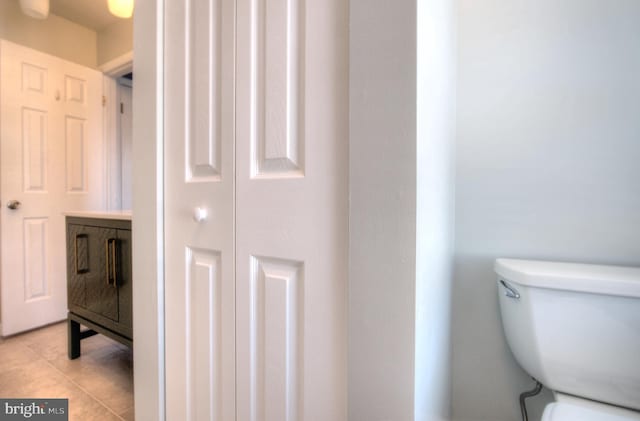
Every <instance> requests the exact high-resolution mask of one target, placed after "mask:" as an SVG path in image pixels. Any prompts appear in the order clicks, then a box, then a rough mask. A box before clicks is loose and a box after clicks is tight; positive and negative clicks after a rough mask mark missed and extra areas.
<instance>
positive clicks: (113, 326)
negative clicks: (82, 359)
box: [66, 216, 133, 359]
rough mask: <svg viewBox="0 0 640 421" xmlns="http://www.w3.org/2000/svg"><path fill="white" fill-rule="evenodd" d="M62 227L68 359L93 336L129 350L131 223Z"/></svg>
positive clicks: (71, 222)
mask: <svg viewBox="0 0 640 421" xmlns="http://www.w3.org/2000/svg"><path fill="white" fill-rule="evenodd" d="M66 227H67V299H68V308H69V313H68V324H69V358H71V359H73V358H77V357H79V356H80V340H81V339H83V338H85V337H88V336H91V335H94V334H95V333H101V334H103V335H106V336H108V337H110V338H112V339H114V340H116V341H118V342H121V343H123V344H125V345H127V346H132V345H133V342H132V339H133V312H132V298H133V294H132V279H131V221H128V220H121V219H99V218H87V217H72V216H67V219H66ZM80 325H83V326H85V327H87V328H88V330H85V331H81V329H80Z"/></svg>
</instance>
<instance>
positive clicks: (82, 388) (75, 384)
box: [21, 343, 125, 421]
mask: <svg viewBox="0 0 640 421" xmlns="http://www.w3.org/2000/svg"><path fill="white" fill-rule="evenodd" d="M21 345H22V346H24V347H27V348H29V350H31V351H32V352H33V353H35V354H36V355H38V357H39V358H40V359H42V361H44V362H45V363H47V364H48V365H49V366H50V367H51V368H53V369H54V370H55V371H57V372H58V373H60V374H62V376H63V377H64V378H65V379H67V381H69V382H70V383H71V384H73V385H74V386H76V387H77V388H78V389H80V390H81V391H82V392H84V393H85V394H86V395H87V396H89V397H90V398H91V399H93V400H94V401H96V402H97V403H98V404H99V405H101V406H103V407H104V408H105V409H106V410H107V411H109V412H111V413H112V414H113V415H115V416H116V418H118V419H119V420H121V421H125V419H124V418H122V417H121V416H120V415H118V414H116V412H115V411H114V410H113V409H111V408H110V407H109V406H107V404H105V403H104V402H102V401H101V400H100V399H98V398H97V397H95V396H93V394H92V393H90V392H89V391H88V390H87V389H85V388H84V387H82V386H81V385H79V384H78V383H76V381H75V380H73V379H72V378H71V377H69V376H67V375H66V374H65V373H64V372H63V371H62V370H60V369H59V368H58V367H56V366H55V365H53V364H51V362H50V361H49V360H48V359H46V358H45V357H44V355H42V354H40V353H39V352H38V351H36V350H35V349H33V348H31V347H30V346H29V345H27V344H24V343H23V344H21Z"/></svg>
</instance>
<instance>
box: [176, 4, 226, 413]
mask: <svg viewBox="0 0 640 421" xmlns="http://www.w3.org/2000/svg"><path fill="white" fill-rule="evenodd" d="M234 21H235V5H234V1H233V0H209V1H201V0H183V1H171V2H167V3H166V11H165V24H166V26H165V30H166V38H165V39H166V50H165V72H166V74H165V95H166V96H165V208H164V211H165V215H164V216H165V221H166V222H165V256H166V262H165V264H166V266H165V270H166V273H165V296H166V370H167V371H166V387H167V394H166V396H167V419H169V420H187V421H189V420H210V421H223V420H224V421H228V420H233V419H235V334H234V331H235V315H234V314H235V301H234V300H235V298H234V288H235V286H234V255H233V252H234V246H233V238H234V237H233V235H234V216H233V208H234V184H233V183H234V125H233V119H234V75H233V72H234Z"/></svg>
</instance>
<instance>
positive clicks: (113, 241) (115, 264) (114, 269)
mask: <svg viewBox="0 0 640 421" xmlns="http://www.w3.org/2000/svg"><path fill="white" fill-rule="evenodd" d="M117 246H118V240H116V239H115V238H113V239H111V271H112V272H113V287H114V288H118V261H117V256H118V253H117V252H116V247H117Z"/></svg>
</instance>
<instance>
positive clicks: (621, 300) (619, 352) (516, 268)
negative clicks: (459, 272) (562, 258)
mask: <svg viewBox="0 0 640 421" xmlns="http://www.w3.org/2000/svg"><path fill="white" fill-rule="evenodd" d="M495 271H496V273H497V274H498V291H499V303H500V312H501V316H502V325H503V328H504V332H505V336H506V339H507V342H508V344H509V347H510V348H511V351H512V353H513V355H514V357H515V358H516V360H517V361H518V363H519V364H520V366H522V368H523V369H524V370H525V371H526V372H527V373H529V374H530V375H531V376H532V377H534V378H535V379H537V380H538V381H540V382H541V383H542V384H543V385H544V386H546V387H547V388H548V389H550V390H552V391H553V392H554V395H555V396H556V401H555V402H553V403H551V404H549V405H548V406H547V407H546V408H545V411H544V415H543V418H542V420H543V421H638V420H640V268H630V267H617V266H601V265H586V264H575V263H559V262H542V261H533V260H515V259H497V260H496V262H495Z"/></svg>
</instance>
